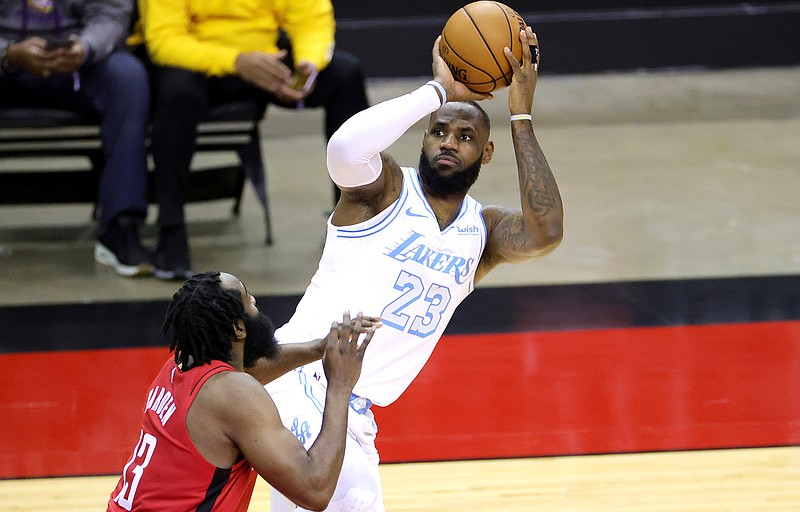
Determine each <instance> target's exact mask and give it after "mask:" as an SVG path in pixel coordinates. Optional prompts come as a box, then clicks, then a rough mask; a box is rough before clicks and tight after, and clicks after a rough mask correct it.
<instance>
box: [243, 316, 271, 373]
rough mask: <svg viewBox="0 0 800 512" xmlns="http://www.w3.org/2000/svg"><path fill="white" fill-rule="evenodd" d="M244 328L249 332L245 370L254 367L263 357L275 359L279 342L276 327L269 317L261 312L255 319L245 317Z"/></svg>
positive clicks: (245, 350) (245, 348)
mask: <svg viewBox="0 0 800 512" xmlns="http://www.w3.org/2000/svg"><path fill="white" fill-rule="evenodd" d="M244 328H245V329H246V330H247V338H246V339H245V342H244V360H243V363H244V367H245V368H250V367H252V366H253V365H255V364H256V363H257V362H258V360H259V359H261V358H262V357H267V358H270V359H272V358H273V357H275V354H277V353H278V342H277V341H275V327H274V326H273V325H272V320H270V319H269V317H268V316H267V315H265V314H264V313H260V312H259V314H258V316H256V317H255V318H249V317H248V316H247V315H245V318H244Z"/></svg>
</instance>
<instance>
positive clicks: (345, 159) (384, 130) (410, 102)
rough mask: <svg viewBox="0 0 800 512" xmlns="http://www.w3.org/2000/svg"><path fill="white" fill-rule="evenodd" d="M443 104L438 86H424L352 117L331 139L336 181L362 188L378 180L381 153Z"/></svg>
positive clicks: (330, 162) (331, 171)
mask: <svg viewBox="0 0 800 512" xmlns="http://www.w3.org/2000/svg"><path fill="white" fill-rule="evenodd" d="M440 104H441V100H440V99H439V93H437V91H436V89H435V88H434V87H433V86H430V85H423V86H422V87H420V88H419V89H417V90H415V91H412V92H410V93H408V94H406V95H404V96H400V97H399V98H394V99H391V100H387V101H384V102H382V103H378V104H377V105H374V106H372V107H370V108H368V109H366V110H362V111H361V112H359V113H358V114H356V115H354V116H353V117H351V118H350V119H348V120H347V121H346V122H345V123H344V124H342V126H340V127H339V129H338V130H336V132H335V133H334V134H333V135H332V136H331V139H330V141H328V156H327V160H328V173H329V174H330V175H331V179H332V180H333V182H334V183H336V184H337V185H339V186H340V187H360V186H362V185H367V184H368V183H372V182H373V181H375V180H376V179H377V178H378V176H380V174H381V167H382V164H381V155H380V152H381V151H383V150H384V149H386V148H388V147H389V146H391V145H392V144H393V143H394V142H395V141H396V140H397V139H399V138H400V136H401V135H403V134H404V133H405V132H406V130H408V129H409V128H411V126H412V125H413V124H414V123H416V122H417V121H419V120H420V119H422V118H423V117H425V116H426V115H428V114H430V113H431V112H433V111H434V110H436V109H437V108H439V106H440Z"/></svg>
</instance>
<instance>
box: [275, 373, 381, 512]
mask: <svg viewBox="0 0 800 512" xmlns="http://www.w3.org/2000/svg"><path fill="white" fill-rule="evenodd" d="M265 387H266V389H267V391H268V392H269V394H270V396H271V397H272V399H273V400H274V401H275V405H276V406H277V408H278V412H279V413H280V415H281V420H282V421H283V424H284V426H286V428H288V429H289V430H290V431H291V432H292V433H293V434H294V435H295V436H297V438H298V440H299V441H300V442H301V443H303V446H304V447H305V448H306V450H308V449H309V448H310V447H311V445H312V444H314V441H315V440H316V438H317V436H318V435H319V431H320V428H321V426H322V414H323V404H324V403H325V388H324V387H323V386H321V385H320V384H319V383H318V382H317V381H316V380H315V379H313V378H312V377H309V376H308V375H306V374H305V373H303V372H302V371H297V370H295V371H291V372H289V373H287V374H286V375H284V376H282V377H280V378H278V379H276V380H275V381H273V382H271V383H269V384H267V386H265ZM349 412H350V414H349V416H348V435H347V439H346V445H345V455H344V461H343V463H342V471H341V473H340V474H339V480H338V482H337V485H336V490H335V491H334V494H333V497H332V498H331V502H330V504H329V505H328V508H327V509H326V510H328V511H345V510H346V511H354V512H368V511H369V512H380V511H382V510H383V494H382V490H381V482H380V473H379V471H378V452H377V450H376V449H375V445H374V439H375V434H376V433H377V426H376V425H375V422H374V420H373V417H372V413H371V412H370V411H366V413H363V414H358V413H356V412H355V411H354V410H352V409H351V410H350V411H349ZM270 510H271V511H272V512H289V511H294V510H303V509H300V508H296V507H295V505H294V504H293V503H292V502H291V501H290V500H289V499H287V498H286V497H285V496H283V495H282V494H281V493H280V492H278V491H276V490H275V489H272V490H271V495H270Z"/></svg>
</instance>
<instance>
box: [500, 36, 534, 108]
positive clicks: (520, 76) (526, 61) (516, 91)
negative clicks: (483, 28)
mask: <svg viewBox="0 0 800 512" xmlns="http://www.w3.org/2000/svg"><path fill="white" fill-rule="evenodd" d="M519 38H520V41H521V42H522V62H520V61H518V60H517V59H516V57H514V54H513V53H511V50H509V49H508V48H506V49H505V55H506V58H507V59H508V62H509V64H511V69H512V70H513V71H514V75H513V77H512V78H511V85H510V86H509V89H508V109H509V112H511V113H512V114H530V112H531V109H532V108H533V95H534V92H535V91H536V83H537V82H538V78H539V40H538V39H537V38H536V34H534V33H533V29H531V27H526V28H525V30H520V32H519Z"/></svg>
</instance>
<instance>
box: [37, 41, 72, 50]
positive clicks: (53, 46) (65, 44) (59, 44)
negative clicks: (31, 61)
mask: <svg viewBox="0 0 800 512" xmlns="http://www.w3.org/2000/svg"><path fill="white" fill-rule="evenodd" d="M73 44H75V41H74V40H73V39H70V38H66V39H51V40H49V41H47V44H46V45H45V47H44V49H45V50H58V49H59V48H64V49H67V48H71V47H72V45H73Z"/></svg>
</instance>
